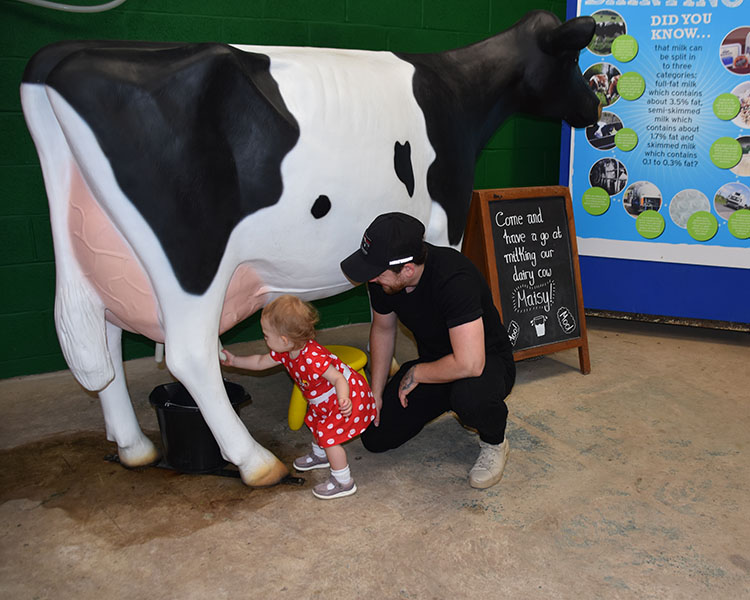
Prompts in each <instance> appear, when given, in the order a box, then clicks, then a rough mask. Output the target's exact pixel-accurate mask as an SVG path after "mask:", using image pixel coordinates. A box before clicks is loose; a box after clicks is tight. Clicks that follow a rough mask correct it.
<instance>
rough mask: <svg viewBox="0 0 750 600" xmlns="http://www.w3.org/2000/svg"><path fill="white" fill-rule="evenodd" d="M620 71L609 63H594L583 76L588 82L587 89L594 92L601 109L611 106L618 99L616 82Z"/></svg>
mask: <svg viewBox="0 0 750 600" xmlns="http://www.w3.org/2000/svg"><path fill="white" fill-rule="evenodd" d="M620 75H622V73H620V70H619V69H618V68H617V67H615V66H614V65H611V64H609V63H605V62H602V63H596V64H593V65H591V66H590V67H589V68H588V69H586V72H585V73H584V74H583V78H584V79H585V80H586V81H588V83H589V87H590V88H591V89H592V90H593V91H594V93H595V94H596V96H597V97H598V98H599V101H600V102H601V103H602V107H607V106H611V105H612V104H614V103H615V102H617V101H618V100H619V99H620V94H619V93H618V92H617V82H618V81H619V79H620Z"/></svg>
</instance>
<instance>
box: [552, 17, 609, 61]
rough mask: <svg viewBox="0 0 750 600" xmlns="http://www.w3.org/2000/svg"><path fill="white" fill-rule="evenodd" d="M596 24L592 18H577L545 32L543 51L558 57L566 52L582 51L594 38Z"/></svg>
mask: <svg viewBox="0 0 750 600" xmlns="http://www.w3.org/2000/svg"><path fill="white" fill-rule="evenodd" d="M595 29H596V22H595V21H594V19H593V18H592V17H576V18H575V19H571V20H570V21H565V23H561V24H560V25H558V26H557V27H555V28H554V29H550V30H549V31H545V32H544V33H543V34H542V36H541V38H540V40H539V45H540V46H541V48H542V50H543V51H544V52H545V53H547V54H550V55H552V56H556V55H558V54H560V53H561V52H565V51H566V50H581V49H582V48H585V47H586V46H587V45H588V43H589V42H590V41H591V38H592V37H594V31H595Z"/></svg>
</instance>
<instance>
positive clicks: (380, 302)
mask: <svg viewBox="0 0 750 600" xmlns="http://www.w3.org/2000/svg"><path fill="white" fill-rule="evenodd" d="M367 285H368V287H369V291H370V301H371V303H372V308H373V310H374V311H376V312H378V313H380V314H388V313H391V312H395V313H396V315H397V316H398V318H399V320H400V321H401V322H402V323H403V324H404V325H405V326H406V327H407V328H408V329H409V330H410V331H411V332H412V334H413V335H414V339H415V340H416V342H417V350H418V352H419V356H420V358H421V359H423V360H426V361H433V360H437V359H439V358H442V357H443V356H446V355H448V354H451V353H452V352H453V349H452V347H451V342H450V335H449V333H448V330H449V329H450V328H452V327H457V326H458V325H463V324H464V323H470V322H471V321H474V320H476V319H477V318H479V317H482V320H483V323H484V346H485V353H486V354H500V355H502V356H503V357H504V358H505V359H506V360H508V361H509V362H510V363H512V362H513V349H512V347H511V345H510V340H509V339H508V333H507V331H506V330H505V327H504V326H503V323H502V321H501V320H500V315H499V314H498V312H497V309H496V308H495V305H494V304H493V302H492V293H491V292H490V288H489V286H488V285H487V282H486V281H485V280H484V278H483V277H482V275H481V274H480V273H479V270H478V269H477V268H476V267H475V266H474V263H472V262H471V261H470V260H469V259H468V258H466V257H465V256H464V255H463V254H461V253H460V252H458V251H457V250H454V249H453V248H446V247H440V246H433V245H432V244H427V259H426V260H425V264H424V271H423V273H422V277H421V278H420V280H419V283H418V284H417V287H416V288H415V289H414V290H413V291H412V292H411V293H407V292H406V290H401V291H400V292H399V293H397V294H393V295H388V294H386V293H385V292H384V291H383V288H382V287H381V286H380V285H378V284H376V283H368V284H367Z"/></svg>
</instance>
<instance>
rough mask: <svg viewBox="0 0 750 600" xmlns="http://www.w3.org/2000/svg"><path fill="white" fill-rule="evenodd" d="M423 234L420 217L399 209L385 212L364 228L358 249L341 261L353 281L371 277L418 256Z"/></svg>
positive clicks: (420, 250)
mask: <svg viewBox="0 0 750 600" xmlns="http://www.w3.org/2000/svg"><path fill="white" fill-rule="evenodd" d="M423 238H424V225H422V223H421V222H420V221H419V220H418V219H415V218H414V217H412V216H411V215H406V214H404V213H399V212H391V213H385V214H382V215H380V216H379V217H377V218H376V219H375V220H374V221H373V222H372V223H370V226H369V227H368V228H367V229H366V230H365V234H364V235H363V236H362V243H361V244H360V246H359V250H357V251H356V252H354V253H353V254H352V255H350V256H349V257H347V258H345V259H344V260H342V261H341V270H342V271H343V272H344V275H346V276H347V277H348V278H349V279H350V280H352V281H356V282H358V283H359V282H363V281H370V279H372V278H374V277H377V276H378V275H380V274H381V273H382V272H383V271H385V270H386V269H388V268H390V267H394V266H396V265H403V264H405V263H408V262H410V261H412V260H414V258H415V257H416V256H419V255H420V254H421V253H422V240H423Z"/></svg>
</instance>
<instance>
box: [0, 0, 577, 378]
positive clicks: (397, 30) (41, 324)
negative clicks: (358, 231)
mask: <svg viewBox="0 0 750 600" xmlns="http://www.w3.org/2000/svg"><path fill="white" fill-rule="evenodd" d="M66 1H67V2H69V3H74V2H76V0H66ZM103 2H104V0H77V3H78V4H88V5H91V4H98V3H103ZM535 8H543V9H547V10H551V11H553V12H555V13H556V14H557V15H558V16H560V17H561V18H563V17H564V14H565V0H547V1H541V0H539V1H535V0H531V1H523V0H127V2H125V3H124V4H122V5H121V6H119V7H118V8H116V9H114V10H111V11H108V12H104V13H98V14H73V13H66V12H59V11H53V10H49V9H44V8H39V7H35V6H30V5H26V4H22V3H20V2H16V1H11V0H0V140H2V142H3V143H2V145H0V189H2V195H0V340H2V344H1V345H0V378H6V377H12V376H16V375H25V374H31V373H41V372H46V371H54V370H59V369H64V368H66V365H65V362H64V360H63V358H62V354H61V352H60V348H59V346H58V343H57V336H56V333H55V327H54V321H53V305H54V287H55V266H54V256H53V252H52V236H51V232H50V224H49V213H48V210H47V201H46V196H45V192H44V184H43V182H42V177H41V171H40V168H39V161H38V159H37V156H36V153H35V151H34V146H33V144H32V141H31V137H30V136H29V133H28V131H27V129H26V125H25V123H24V120H23V115H22V114H21V106H20V101H19V95H18V86H19V84H20V81H21V75H22V73H23V69H24V66H25V64H26V62H27V61H28V59H29V58H30V57H31V55H32V54H33V53H34V52H35V51H36V50H38V49H39V48H40V47H42V46H43V45H45V44H48V43H51V42H55V41H58V40H65V39H132V40H136V39H143V40H167V41H223V42H231V43H246V44H280V45H281V44H283V45H295V46H327V47H340V48H361V49H367V50H394V51H404V52H430V51H438V50H444V49H447V48H454V47H457V46H463V45H466V44H470V43H472V42H475V41H477V40H479V39H483V38H485V37H488V36H489V35H492V34H494V33H496V32H498V31H500V30H502V29H505V28H507V27H509V26H510V25H512V24H513V23H515V22H516V21H517V20H518V19H519V18H520V17H521V16H522V15H523V14H524V13H526V12H527V11H528V10H531V9H535ZM559 144H560V125H559V123H554V122H545V121H539V120H535V119H531V118H526V117H520V116H517V117H513V118H511V119H510V120H508V121H507V122H506V123H505V124H504V125H503V126H502V127H501V129H500V130H499V131H498V132H497V134H496V135H495V136H494V138H493V139H492V140H491V141H490V142H489V144H488V145H487V148H486V149H485V151H484V152H483V154H482V155H481V157H480V159H479V162H478V164H477V171H476V184H475V187H477V188H489V187H511V186H525V185H549V184H555V183H557V178H558V162H559ZM316 305H317V306H318V307H319V309H320V311H321V316H322V319H321V327H333V326H336V325H343V324H347V323H357V322H364V321H368V320H369V314H370V313H369V308H368V305H367V298H366V294H365V293H364V289H363V288H362V286H360V287H359V288H357V289H354V290H352V291H350V292H346V293H344V294H341V295H339V296H336V297H334V298H329V299H326V300H321V301H319V302H316ZM259 334H260V328H259V325H258V317H257V315H256V316H254V317H251V318H250V319H248V320H247V321H245V322H244V323H242V324H240V325H238V326H237V327H236V328H235V329H233V330H232V331H230V332H227V333H226V334H225V335H224V336H222V339H223V340H224V342H225V343H232V342H236V341H242V340H248V339H257V338H258V337H259ZM124 353H125V357H126V358H135V357H138V356H145V355H148V354H151V353H153V344H152V343H151V342H150V341H148V340H146V339H145V338H142V337H140V336H137V335H130V334H125V336H124Z"/></svg>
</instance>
